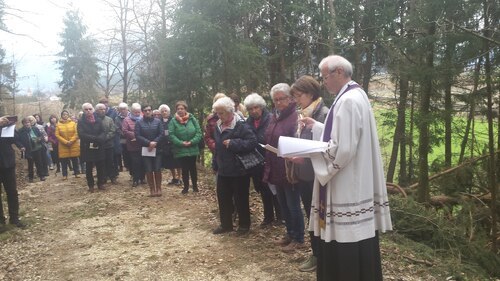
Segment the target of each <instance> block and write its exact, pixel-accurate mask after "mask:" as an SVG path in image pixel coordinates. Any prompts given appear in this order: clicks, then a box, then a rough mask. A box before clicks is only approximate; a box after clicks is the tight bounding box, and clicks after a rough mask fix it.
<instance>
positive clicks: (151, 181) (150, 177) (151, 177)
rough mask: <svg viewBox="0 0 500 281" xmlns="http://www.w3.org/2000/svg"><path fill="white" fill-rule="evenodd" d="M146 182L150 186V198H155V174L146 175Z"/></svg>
mask: <svg viewBox="0 0 500 281" xmlns="http://www.w3.org/2000/svg"><path fill="white" fill-rule="evenodd" d="M146 180H147V181H148V185H149V192H150V195H149V196H150V197H154V196H155V195H156V192H155V178H154V175H153V173H152V172H151V173H146Z"/></svg>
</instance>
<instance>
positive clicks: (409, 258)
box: [403, 256, 434, 267]
mask: <svg viewBox="0 0 500 281" xmlns="http://www.w3.org/2000/svg"><path fill="white" fill-rule="evenodd" d="M403 258H406V259H408V260H410V261H412V262H414V263H421V264H425V265H426V266H429V267H431V266H434V264H433V263H432V262H430V261H426V260H418V259H416V258H413V257H410V256H403Z"/></svg>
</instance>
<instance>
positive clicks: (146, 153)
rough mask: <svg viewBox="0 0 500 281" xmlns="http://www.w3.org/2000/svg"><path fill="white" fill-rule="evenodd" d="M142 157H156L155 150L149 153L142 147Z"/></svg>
mask: <svg viewBox="0 0 500 281" xmlns="http://www.w3.org/2000/svg"><path fill="white" fill-rule="evenodd" d="M141 155H142V156H147V157H155V156H156V148H153V150H151V151H149V150H148V148H147V147H144V146H143V147H142V152H141Z"/></svg>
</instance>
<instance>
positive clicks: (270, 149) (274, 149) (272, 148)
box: [259, 143, 278, 154]
mask: <svg viewBox="0 0 500 281" xmlns="http://www.w3.org/2000/svg"><path fill="white" fill-rule="evenodd" d="M259 145H260V146H262V147H263V148H265V149H267V150H269V151H271V152H272V153H274V154H278V149H277V148H276V147H274V146H272V145H269V144H261V143H259Z"/></svg>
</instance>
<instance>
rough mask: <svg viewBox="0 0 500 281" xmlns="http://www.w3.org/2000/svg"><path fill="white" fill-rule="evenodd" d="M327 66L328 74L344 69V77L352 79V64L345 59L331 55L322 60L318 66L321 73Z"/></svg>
mask: <svg viewBox="0 0 500 281" xmlns="http://www.w3.org/2000/svg"><path fill="white" fill-rule="evenodd" d="M325 64H326V65H327V67H328V73H332V72H333V71H335V69H337V68H342V69H343V70H344V77H346V78H350V77H351V76H352V64H351V63H350V62H349V61H348V60H347V59H345V58H344V57H341V56H337V55H331V56H328V57H326V58H324V59H322V60H321V62H320V63H319V65H318V68H319V70H320V71H321V69H322V68H323V67H324V65H325Z"/></svg>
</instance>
